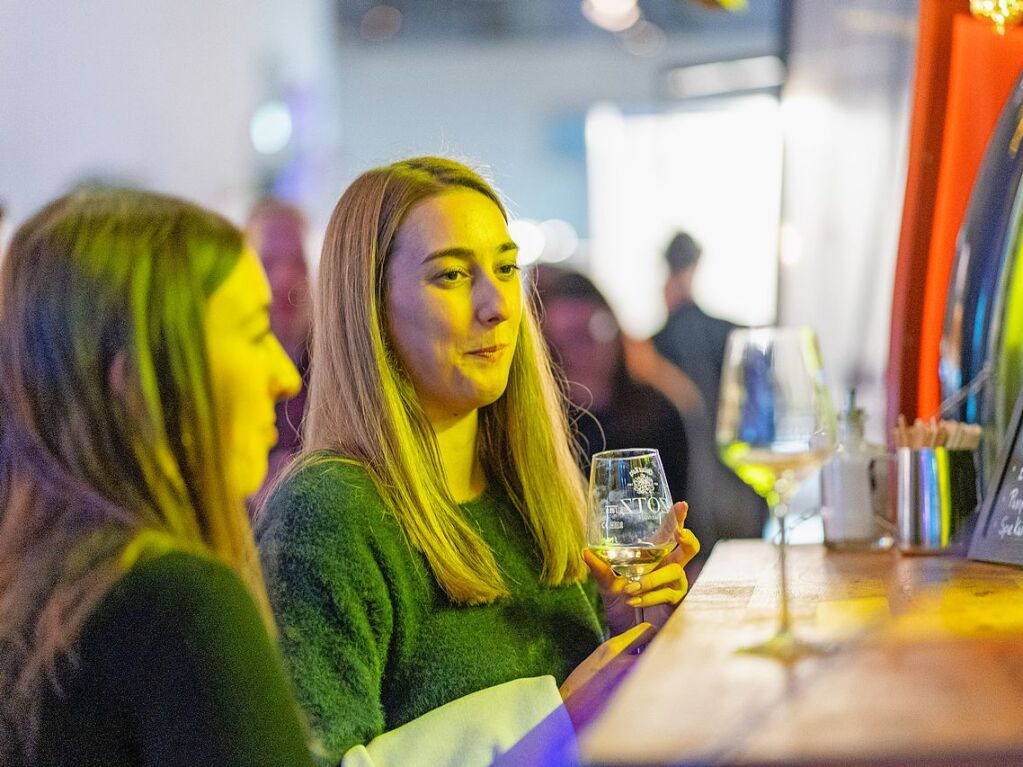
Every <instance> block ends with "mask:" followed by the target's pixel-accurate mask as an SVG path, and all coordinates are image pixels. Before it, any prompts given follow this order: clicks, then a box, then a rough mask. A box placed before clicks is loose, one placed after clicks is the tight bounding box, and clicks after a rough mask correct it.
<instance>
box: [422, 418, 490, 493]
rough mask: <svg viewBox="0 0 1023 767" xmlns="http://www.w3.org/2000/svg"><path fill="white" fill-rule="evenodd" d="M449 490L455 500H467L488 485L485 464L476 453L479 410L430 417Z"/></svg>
mask: <svg viewBox="0 0 1023 767" xmlns="http://www.w3.org/2000/svg"><path fill="white" fill-rule="evenodd" d="M430 423H431V425H432V426H433V430H434V434H436V436H437V448H438V449H439V450H440V462H441V465H442V466H443V467H444V478H445V480H446V481H447V486H448V492H450V493H451V496H452V497H453V498H454V499H455V502H456V503H464V502H465V501H470V500H472V499H473V498H476V497H477V496H479V495H480V494H481V493H482V492H483V491H484V490H486V487H487V481H486V476H485V475H484V473H483V467H482V466H480V462H479V459H478V457H477V455H476V433H477V430H478V428H479V411H478V410H473V411H472V412H471V413H469V414H468V415H464V416H459V417H457V418H447V419H430Z"/></svg>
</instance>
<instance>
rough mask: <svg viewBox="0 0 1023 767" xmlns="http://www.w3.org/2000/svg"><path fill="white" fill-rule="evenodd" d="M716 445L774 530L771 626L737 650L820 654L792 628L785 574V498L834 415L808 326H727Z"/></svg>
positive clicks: (816, 459) (822, 447)
mask: <svg viewBox="0 0 1023 767" xmlns="http://www.w3.org/2000/svg"><path fill="white" fill-rule="evenodd" d="M717 443H718V448H719V450H720V451H721V458H722V460H723V461H724V462H725V463H726V464H727V465H728V466H729V467H731V468H732V469H733V470H734V471H735V473H736V474H738V475H739V477H740V478H742V480H743V481H744V482H746V483H747V484H748V485H750V486H751V487H752V488H753V489H754V490H756V491H757V493H759V494H760V495H761V496H763V497H764V499H765V500H766V501H767V503H768V505H769V506H770V507H771V512H772V514H773V515H774V517H775V519H776V520H777V521H778V529H779V535H780V539H779V544H778V571H779V580H780V589H781V594H780V606H779V610H780V615H779V625H778V630H777V633H776V634H775V636H774V637H773V638H771V639H769V640H768V641H766V642H764V643H762V644H759V645H754V646H753V647H748V648H744V651H745V652H751V653H755V654H760V655H768V656H771V657H775V658H782V659H793V658H798V657H800V656H802V655H807V654H813V653H818V652H821V651H823V650H824V649H826V648H825V647H824V646H822V645H815V644H813V643H810V642H804V641H801V640H799V639H797V638H796V637H795V636H794V635H793V633H792V626H791V619H790V616H789V605H788V592H787V583H786V572H785V532H786V531H785V513H786V511H787V509H788V503H789V501H790V500H791V498H792V496H793V494H794V493H795V491H796V489H797V488H798V487H799V484H800V482H802V481H803V480H804V479H806V477H808V476H809V475H810V474H812V473H813V472H814V471H815V470H817V469H818V468H819V467H820V466H821V464H823V463H824V461H825V460H827V458H828V456H829V455H830V454H831V452H832V451H833V450H834V446H835V415H834V410H833V409H832V407H831V400H830V398H829V396H828V391H827V387H826V386H825V384H824V372H823V367H822V365H821V359H820V352H819V351H818V348H817V339H816V336H815V335H814V332H813V330H811V329H810V328H750V329H741V330H733V331H732V333H731V334H730V335H729V337H728V344H727V346H726V349H725V359H724V367H723V370H722V376H721V398H720V401H719V407H718V427H717Z"/></svg>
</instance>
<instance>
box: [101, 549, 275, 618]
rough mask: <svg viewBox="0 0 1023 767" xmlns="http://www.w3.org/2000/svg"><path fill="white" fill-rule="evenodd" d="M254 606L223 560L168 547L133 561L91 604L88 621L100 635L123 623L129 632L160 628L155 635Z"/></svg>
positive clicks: (235, 613)
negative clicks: (103, 593)
mask: <svg viewBox="0 0 1023 767" xmlns="http://www.w3.org/2000/svg"><path fill="white" fill-rule="evenodd" d="M255 610H256V608H255V603H254V602H253V599H252V595H251V594H250V593H249V590H248V587H247V586H246V585H245V584H244V583H243V582H242V580H241V578H240V577H239V576H238V574H237V573H235V571H234V570H232V569H231V568H230V567H228V566H227V565H226V564H224V563H222V562H219V561H217V560H215V559H213V558H211V557H208V556H204V555H201V554H197V553H192V552H190V551H185V550H182V549H172V550H168V551H161V552H159V553H158V554H155V555H153V556H147V557H142V558H140V559H139V560H138V561H136V562H135V564H134V565H132V566H131V567H130V568H129V569H128V570H127V571H126V572H125V573H124V574H123V575H122V576H121V578H120V579H119V580H118V581H117V582H116V583H114V585H113V586H112V587H111V589H110V591H109V592H108V593H107V595H106V596H105V597H104V599H103V600H102V601H101V602H100V604H99V605H98V606H97V608H96V610H95V611H94V613H93V615H92V617H91V620H90V624H91V627H92V629H93V630H94V631H97V630H98V631H99V632H100V634H103V635H108V634H109V633H110V632H109V629H110V628H111V627H115V629H116V632H115V633H119V634H123V633H124V632H125V631H126V630H127V629H128V628H129V627H130V631H129V633H134V634H139V633H146V632H147V631H148V630H149V629H153V628H154V627H160V628H159V629H157V630H156V635H157V636H161V635H166V633H167V632H168V631H170V632H171V633H174V632H179V631H181V630H183V629H184V627H185V626H196V627H210V626H211V625H212V623H211V620H212V619H216V620H218V621H219V620H222V619H224V618H225V617H227V616H230V615H238V614H239V613H251V614H255ZM182 616H189V619H188V621H186V622H182V620H181V618H182ZM144 629H145V631H143V630H144Z"/></svg>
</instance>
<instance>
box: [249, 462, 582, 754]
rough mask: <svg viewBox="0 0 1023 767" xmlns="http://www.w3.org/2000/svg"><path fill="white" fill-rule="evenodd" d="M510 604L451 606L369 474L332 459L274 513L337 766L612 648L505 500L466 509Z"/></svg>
mask: <svg viewBox="0 0 1023 767" xmlns="http://www.w3.org/2000/svg"><path fill="white" fill-rule="evenodd" d="M461 508H462V510H463V512H464V513H465V515H466V517H467V518H468V519H469V520H470V521H471V522H472V523H473V524H475V525H476V526H477V528H478V529H479V531H480V533H481V535H482V537H483V539H484V540H485V541H486V542H487V544H488V545H489V546H490V547H491V549H492V550H493V551H494V554H495V556H496V557H497V561H498V563H499V564H500V566H501V568H502V571H503V573H504V576H505V580H506V583H507V585H508V587H509V589H510V590H511V592H512V596H511V598H510V599H505V600H502V601H499V602H496V603H493V604H488V605H482V606H477V607H466V606H460V605H457V604H454V603H453V602H451V601H450V600H449V599H448V597H447V596H446V594H445V593H444V591H443V590H442V589H441V588H440V586H439V585H438V584H437V582H436V580H435V579H434V577H433V575H432V573H431V571H430V570H429V567H428V565H427V563H426V560H425V559H424V557H423V556H422V555H421V554H420V553H419V552H417V551H413V550H412V549H411V548H410V545H409V544H408V543H407V540H406V538H405V536H404V534H403V533H402V531H401V529H400V527H399V526H398V523H397V521H396V520H395V519H394V517H393V516H391V515H390V514H389V513H388V512H387V511H386V509H385V508H384V505H383V502H382V500H381V498H380V496H379V494H378V493H377V491H376V488H375V487H374V485H373V482H372V481H371V479H370V477H369V475H368V474H367V473H366V472H365V470H364V469H362V468H361V467H360V466H358V465H356V464H353V463H350V462H344V461H341V460H338V459H334V458H326V459H324V460H321V461H319V462H317V463H315V464H313V465H311V466H307V467H305V468H303V469H301V470H300V471H299V472H298V473H297V474H296V475H294V476H292V477H291V478H289V479H288V480H287V481H286V482H285V484H283V485H282V486H281V487H280V488H279V489H278V490H277V492H276V493H275V494H274V496H273V497H272V498H271V499H270V501H269V503H268V505H267V508H266V510H265V516H264V524H263V528H262V530H261V532H260V535H259V546H260V549H261V551H262V556H263V564H264V568H265V573H266V577H267V582H268V585H269V588H270V599H271V603H272V604H273V607H274V612H275V613H276V615H277V621H278V625H279V626H280V629H281V645H282V649H283V650H284V655H285V660H286V663H287V665H288V666H289V668H290V671H291V674H292V678H293V680H294V682H295V686H296V691H297V694H298V699H299V702H300V703H301V704H302V706H304V708H305V710H306V712H307V713H308V715H309V718H310V720H311V724H312V726H313V728H314V730H315V731H316V733H317V735H318V736H319V738H320V739H321V741H322V743H323V744H324V745H325V746H326V747H327V750H328V751H329V752H331V753H333V754H335V755H340V754H342V753H343V752H344V751H345V750H347V749H348V748H350V747H351V746H353V745H356V744H359V743H368V742H369V741H370V740H371V739H373V738H374V737H375V736H377V735H379V734H380V733H382V732H384V731H386V730H390V729H393V728H395V727H398V726H400V725H402V724H404V723H406V722H408V721H410V720H412V719H414V718H416V717H418V716H420V715H422V714H425V713H426V712H428V711H430V710H432V709H435V708H437V707H438V706H441V705H443V704H444V703H447V702H449V701H452V700H454V699H456V698H460V697H462V696H463V695H467V694H469V693H472V692H475V691H477V690H481V689H484V688H486V687H490V686H492V685H496V684H500V683H503V682H507V681H510V680H512V679H517V678H520V677H534V676H542V675H546V674H551V675H553V676H554V677H555V678H556V679H557V681H558V683H559V684H560V682H561V681H563V680H564V678H565V677H566V676H567V675H568V673H569V672H570V671H571V670H572V669H573V668H574V667H575V666H576V665H577V664H578V663H579V662H580V661H582V660H583V659H584V658H585V657H586V656H587V655H588V654H589V653H590V652H592V651H593V650H594V649H595V648H596V646H597V645H598V643H599V642H600V640H601V626H600V620H599V619H598V616H597V612H596V609H595V606H594V600H595V595H594V593H593V590H592V587H591V586H590V585H589V584H587V585H586V590H585V591H584V589H583V588H582V587H581V586H580V585H579V584H573V585H567V586H561V587H550V586H545V585H543V584H542V583H541V582H540V578H539V573H540V561H539V558H538V556H537V552H536V545H535V543H534V542H533V540H532V538H531V537H530V535H529V534H528V533H527V531H526V528H525V525H524V523H523V521H522V519H521V517H520V516H519V514H518V513H517V512H516V511H515V509H514V507H513V506H512V505H511V504H510V503H509V502H508V500H507V499H506V498H505V497H504V495H503V494H501V493H498V492H494V491H489V492H487V493H485V494H484V495H483V496H482V497H480V498H479V499H477V500H475V501H472V502H470V503H466V504H463V505H462V507H461Z"/></svg>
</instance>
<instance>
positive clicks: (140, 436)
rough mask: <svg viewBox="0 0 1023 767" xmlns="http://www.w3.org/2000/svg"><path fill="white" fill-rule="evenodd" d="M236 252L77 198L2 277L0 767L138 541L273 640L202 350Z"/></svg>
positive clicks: (191, 232) (186, 230)
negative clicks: (196, 559)
mask: <svg viewBox="0 0 1023 767" xmlns="http://www.w3.org/2000/svg"><path fill="white" fill-rule="evenodd" d="M242 248H243V241H242V235H241V233H240V232H239V231H238V229H237V228H235V227H234V226H232V225H231V224H230V223H228V222H227V221H225V220H224V219H222V218H220V217H219V216H216V215H215V214H212V213H210V212H208V211H205V210H203V209H201V208H198V207H197V206H194V205H191V204H188V203H186V202H182V201H180V200H175V199H172V198H168V197H163V196H159V195H155V194H150V193H145V192H136V191H129V190H85V191H79V192H75V193H72V194H70V195H69V196H67V197H64V198H62V199H60V200H57V201H56V202H54V203H52V204H51V205H49V206H48V207H46V208H45V209H44V210H42V211H41V212H40V213H38V214H37V215H36V216H34V217H33V218H31V219H30V220H29V221H27V222H26V223H25V224H24V225H23V226H22V227H21V228H20V229H19V230H18V231H17V233H16V234H15V235H14V238H13V240H12V242H11V245H10V249H9V252H8V253H7V255H6V257H5V258H4V260H3V263H2V264H0V360H2V364H3V375H2V376H0V763H4V764H6V763H8V761H7V760H8V759H13V758H14V754H15V752H16V751H20V752H21V753H22V754H23V755H28V756H29V759H30V760H31V754H32V752H33V750H34V749H35V747H36V745H37V738H38V728H39V724H40V716H41V701H43V700H44V699H45V696H46V695H47V694H48V691H50V690H52V689H53V688H54V687H56V688H57V689H59V686H60V681H61V680H60V673H59V672H60V669H61V668H63V667H65V666H66V663H65V662H66V661H68V660H69V659H70V657H71V654H72V652H73V646H74V644H75V641H76V639H77V638H78V636H79V634H80V632H81V629H82V626H83V624H84V622H85V621H86V620H87V618H88V617H89V615H90V614H91V613H92V611H93V610H94V609H95V607H96V605H97V603H98V602H99V601H100V600H101V599H102V598H103V596H104V595H105V594H106V593H107V591H108V590H109V589H110V587H111V586H112V585H113V584H114V583H115V582H116V581H117V580H118V579H119V578H120V577H121V576H122V575H123V573H124V572H125V570H126V569H128V568H130V566H131V565H132V564H133V561H134V560H135V559H136V558H137V557H138V555H139V552H140V551H141V550H142V549H144V548H145V547H144V546H141V545H140V542H141V541H145V540H152V541H159V542H160V546H158V547H156V548H162V549H163V550H165V549H166V547H167V546H170V547H171V548H175V547H178V548H183V549H186V550H191V551H194V552H196V553H199V554H202V555H207V556H210V557H213V558H216V559H218V560H220V561H223V562H224V563H225V564H227V565H228V566H230V567H232V568H233V569H234V570H235V571H236V572H237V573H238V574H239V575H240V576H241V577H242V579H243V580H244V581H245V582H246V583H247V584H248V586H249V589H250V590H251V592H252V595H253V598H254V599H255V600H256V602H257V604H258V605H259V606H260V608H261V610H262V613H263V616H264V620H265V621H266V625H267V628H268V630H269V631H270V632H271V634H272V633H273V621H272V618H271V614H270V610H269V604H268V600H267V597H266V590H265V586H264V585H263V581H262V577H261V574H260V570H259V563H258V559H257V556H256V552H255V546H254V542H253V539H252V532H251V529H250V528H249V524H248V519H247V517H246V513H245V508H244V504H243V499H241V498H240V497H234V495H233V491H232V490H231V488H230V487H229V486H228V483H227V481H226V479H225V477H224V475H223V473H222V470H221V468H220V467H222V466H223V465H224V463H225V446H224V445H223V438H222V436H221V433H220V428H219V427H218V421H217V418H216V403H215V402H214V396H213V391H214V390H213V386H212V385H211V381H210V369H209V364H208V359H207V352H206V348H207V347H206V338H205V334H204V332H203V327H204V311H205V306H206V301H207V299H208V298H209V297H210V295H211V294H212V293H213V291H214V290H215V289H216V288H217V287H218V286H219V285H220V284H221V283H222V282H223V281H224V279H225V278H226V277H227V275H228V274H229V273H230V272H231V270H232V269H233V268H234V266H235V264H236V263H237V262H238V259H239V257H240V255H241V252H242ZM5 749H6V750H5Z"/></svg>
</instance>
